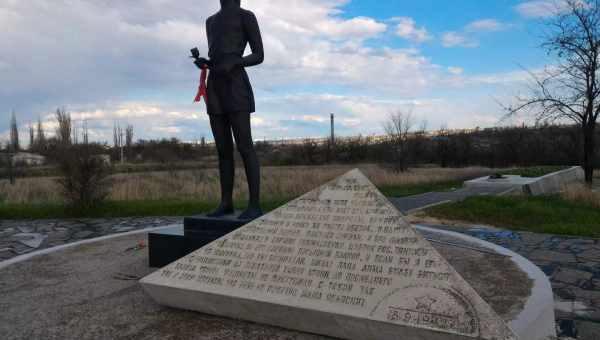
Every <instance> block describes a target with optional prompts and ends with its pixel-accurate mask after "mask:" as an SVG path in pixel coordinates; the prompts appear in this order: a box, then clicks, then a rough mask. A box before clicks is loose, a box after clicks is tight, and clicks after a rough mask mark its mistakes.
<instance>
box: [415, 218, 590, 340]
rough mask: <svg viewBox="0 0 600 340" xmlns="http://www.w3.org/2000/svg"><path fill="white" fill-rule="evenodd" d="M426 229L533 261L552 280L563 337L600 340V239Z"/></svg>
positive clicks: (481, 229)
mask: <svg viewBox="0 0 600 340" xmlns="http://www.w3.org/2000/svg"><path fill="white" fill-rule="evenodd" d="M426 226H428V227H434V228H440V229H446V230H450V231H456V232H460V233H464V234H468V235H470V236H473V237H477V238H479V239H482V240H485V241H488V242H492V243H495V244H498V245H500V246H502V247H505V248H508V249H510V250H512V251H514V252H516V253H518V254H520V255H522V256H524V257H525V258H527V259H529V260H530V261H531V262H533V263H534V264H536V265H537V266H538V267H540V268H541V269H542V270H543V271H544V272H545V273H546V275H548V277H549V278H550V282H551V284H552V289H553V291H554V301H555V312H556V318H557V320H558V324H559V325H560V326H561V332H562V334H560V335H561V336H564V337H572V338H575V339H585V340H592V339H600V239H587V238H575V237H566V236H555V235H546V234H535V233H529V232H513V231H507V230H500V229H494V228H489V227H476V228H473V227H470V228H469V227H460V226H452V227H450V226H441V225H426Z"/></svg>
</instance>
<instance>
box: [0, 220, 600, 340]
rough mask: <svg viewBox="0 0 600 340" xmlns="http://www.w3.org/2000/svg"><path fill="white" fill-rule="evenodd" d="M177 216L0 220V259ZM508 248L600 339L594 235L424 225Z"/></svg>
mask: <svg viewBox="0 0 600 340" xmlns="http://www.w3.org/2000/svg"><path fill="white" fill-rule="evenodd" d="M181 221H182V218H180V217H160V218H158V217H147V218H116V219H73V220H39V221H0V261H3V260H7V259H10V258H12V257H15V256H18V255H22V254H26V253H29V252H32V251H36V250H41V249H45V248H50V247H54V246H58V245H63V244H67V243H72V242H77V241H80V240H84V239H91V238H95V237H100V236H105V235H110V234H117V233H124V232H128V231H133V230H140V229H146V228H152V227H160V226H166V225H171V224H178V223H181ZM427 226H429V227H434V228H441V229H446V230H451V231H456V232H460V233H464V234H468V235H471V236H474V237H477V238H480V239H483V240H486V241H489V242H492V243H495V244H498V245H500V246H503V247H506V248H508V249H511V250H513V251H515V252H517V253H519V254H521V255H523V256H524V257H526V258H528V259H529V260H531V261H532V262H533V263H535V264H536V265H538V266H539V267H540V268H541V269H542V270H543V271H544V272H545V273H546V275H548V276H549V277H550V280H551V283H552V287H553V290H554V294H555V302H556V308H557V309H556V316H557V319H558V320H559V324H560V325H561V326H562V332H563V334H562V335H563V336H571V337H573V338H575V339H584V340H588V339H589V340H592V339H600V240H598V239H585V238H570V237H561V236H554V235H544V234H534V233H528V232H512V231H506V230H499V229H493V228H484V227H478V228H468V227H459V226H440V225H427Z"/></svg>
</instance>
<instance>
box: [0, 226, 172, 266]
mask: <svg viewBox="0 0 600 340" xmlns="http://www.w3.org/2000/svg"><path fill="white" fill-rule="evenodd" d="M181 220H182V219H181V218H179V217H160V218H156V217H144V218H114V219H72V220H38V221H0V261H4V260H8V259H10V258H13V257H16V256H19V255H23V254H27V253H30V252H32V251H36V250H41V249H45V248H50V247H54V246H59V245H63V244H67V243H73V242H77V241H80V240H85V239H91V238H96V237H100V236H106V235H111V234H117V233H124V232H128V231H134V230H140V229H146V228H153V227H161V226H165V225H169V224H174V223H181Z"/></svg>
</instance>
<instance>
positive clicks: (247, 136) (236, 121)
mask: <svg viewBox="0 0 600 340" xmlns="http://www.w3.org/2000/svg"><path fill="white" fill-rule="evenodd" d="M230 121H231V127H232V130H233V135H234V136H235V143H236V145H237V149H238V151H239V152H240V155H241V156H242V160H243V161H244V168H245V170H246V178H247V179H248V192H249V194H250V200H249V202H248V209H247V210H246V211H245V212H244V213H243V214H242V215H240V218H241V219H254V218H257V217H260V216H261V215H262V214H263V212H262V210H261V208H260V165H259V163H258V156H257V155H256V151H255V150H254V142H253V141H252V132H251V128H250V113H247V112H239V113H235V114H231V115H230Z"/></svg>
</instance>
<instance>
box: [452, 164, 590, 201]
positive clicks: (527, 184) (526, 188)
mask: <svg viewBox="0 0 600 340" xmlns="http://www.w3.org/2000/svg"><path fill="white" fill-rule="evenodd" d="M584 180H585V172H584V171H583V168H582V167H580V166H574V167H571V168H569V169H565V170H562V171H557V172H553V173H550V174H547V175H545V176H542V177H521V176H515V175H506V176H504V178H499V179H491V178H490V177H489V176H485V177H480V178H476V179H472V180H470V181H466V182H465V183H464V185H465V187H471V188H477V187H491V188H505V189H506V190H507V192H509V191H510V192H516V193H525V194H527V195H532V196H539V195H548V194H554V193H557V192H560V191H562V190H563V189H564V187H565V186H566V185H568V184H571V183H577V182H579V183H583V181H584Z"/></svg>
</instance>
